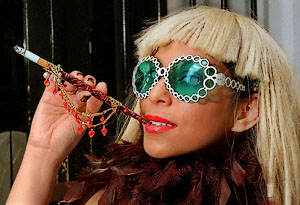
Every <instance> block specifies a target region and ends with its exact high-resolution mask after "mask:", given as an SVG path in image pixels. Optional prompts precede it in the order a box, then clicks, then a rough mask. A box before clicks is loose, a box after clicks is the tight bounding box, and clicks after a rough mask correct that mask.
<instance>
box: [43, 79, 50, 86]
mask: <svg viewBox="0 0 300 205" xmlns="http://www.w3.org/2000/svg"><path fill="white" fill-rule="evenodd" d="M44 85H45V86H46V87H48V86H49V85H50V81H49V79H48V78H46V79H45V80H44Z"/></svg>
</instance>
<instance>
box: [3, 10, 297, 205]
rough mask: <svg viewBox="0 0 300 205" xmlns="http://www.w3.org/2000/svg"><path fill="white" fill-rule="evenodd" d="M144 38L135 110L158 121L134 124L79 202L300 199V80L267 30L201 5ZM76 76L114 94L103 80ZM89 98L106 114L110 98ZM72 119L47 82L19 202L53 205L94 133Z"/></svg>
mask: <svg viewBox="0 0 300 205" xmlns="http://www.w3.org/2000/svg"><path fill="white" fill-rule="evenodd" d="M136 45H137V56H138V58H139V59H140V60H141V61H140V63H139V64H138V66H137V67H136V68H135V72H134V74H133V91H134V93H135V95H136V97H137V98H138V99H137V100H136V101H135V111H136V112H138V113H140V114H141V115H142V116H144V117H146V118H148V119H149V120H151V121H152V123H151V124H148V125H140V124H139V123H138V122H137V121H135V120H132V119H131V120H129V123H128V124H126V125H125V127H124V129H123V131H122V132H121V134H120V139H119V142H120V145H113V146H112V147H111V148H110V149H109V150H108V153H107V154H106V155H105V156H104V157H103V158H102V161H101V163H96V165H95V166H96V167H98V168H99V170H97V171H96V172H92V173H88V174H87V175H85V176H82V177H81V178H79V179H81V180H84V181H86V183H81V185H82V184H85V185H84V187H85V189H84V191H86V192H85V195H84V196H79V197H78V195H76V196H75V194H74V192H71V195H72V196H74V197H75V198H73V199H77V198H80V197H81V198H82V202H86V201H87V200H88V198H90V197H91V196H92V197H91V198H90V200H89V201H88V203H92V202H98V201H99V203H122V202H124V203H132V204H134V203H137V204H138V203H158V204H159V203H192V204H198V203H204V204H214V203H219V204H224V203H237V202H239V203H246V202H249V203H268V202H275V203H278V204H282V203H283V204H299V201H300V200H299V197H298V196H297V195H298V194H299V193H300V185H299V180H298V179H299V167H300V162H299V157H300V147H299V134H300V133H299V132H300V126H299V125H297V123H298V122H299V121H300V119H299V118H300V115H299V114H300V112H299V110H300V99H299V93H298V91H299V85H298V80H297V78H296V77H295V76H296V75H295V74H294V70H293V69H292V66H291V65H290V64H289V62H288V61H287V58H286V56H285V54H284V53H283V51H282V50H281V48H280V47H279V46H278V44H277V43H276V42H275V41H274V40H273V39H272V38H271V37H270V35H269V34H268V33H267V32H266V31H265V30H264V29H263V28H262V27H260V26H259V25H258V24H257V23H256V22H254V21H253V20H251V19H249V18H246V17H244V16H240V15H237V14H235V13H231V12H228V11H225V10H220V9H216V8H208V7H199V8H193V9H191V10H188V11H183V12H180V13H178V14H175V15H171V16H168V17H167V18H165V19H164V20H162V21H161V22H160V23H157V24H154V25H153V26H151V27H149V28H148V29H146V30H145V31H144V32H142V33H141V35H140V37H139V38H138V39H137V40H136ZM147 56H152V57H147ZM181 56H183V57H181ZM144 57H147V58H144ZM202 60H203V61H202ZM170 63H171V64H170ZM169 64H170V66H168V65H169ZM166 67H167V68H166ZM208 67H209V68H210V69H206V68H208ZM211 67H213V68H211ZM168 68H169V69H168ZM72 74H73V75H74V76H75V77H78V78H79V79H81V80H83V81H84V82H85V83H87V84H89V85H92V86H95V88H96V89H100V90H102V91H104V92H106V86H105V84H104V83H98V84H97V85H96V83H95V80H94V79H93V77H92V76H85V77H83V76H82V74H81V73H80V72H77V71H74V72H73V73H72ZM91 79H93V80H91ZM206 79H210V80H206ZM223 79H226V80H225V81H224V80H223ZM224 83H225V84H224ZM52 86H53V85H52ZM197 86H198V87H197ZM67 89H69V90H70V91H72V90H74V88H73V87H72V86H70V85H68V87H67ZM88 95H89V93H87V92H86V91H78V92H77V93H76V95H73V96H70V97H71V98H72V99H71V100H72V101H73V102H74V104H75V105H76V106H77V107H79V108H81V110H87V111H88V112H91V113H92V112H96V111H97V110H98V109H99V107H100V106H101V102H98V101H97V100H96V99H94V98H93V97H90V98H89V100H87V101H86V100H80V99H83V98H84V96H88ZM71 118H72V117H71V116H70V115H69V114H68V113H67V112H65V110H64V109H63V107H62V106H61V99H60V98H59V97H57V96H55V97H53V95H52V93H51V86H50V87H49V88H46V90H45V92H44V94H43V97H42V99H41V101H40V104H39V106H38V108H37V111H36V114H35V117H34V121H33V124H32V128H31V132H30V137H29V141H28V145H27V149H26V153H25V156H24V160H23V162H22V165H21V168H20V171H19V173H18V176H17V178H16V181H15V183H14V186H13V188H12V191H11V194H10V196H9V199H8V204H9V203H14V202H22V203H25V202H28V203H30V204H35V203H37V204H39V203H46V202H48V201H49V198H50V196H51V190H52V189H53V184H54V181H55V176H56V174H57V170H58V168H59V166H60V164H61V162H62V160H63V159H64V158H65V157H66V156H67V154H68V153H69V152H70V151H71V150H72V149H73V148H74V147H75V146H76V144H77V143H78V141H79V140H80V138H81V137H82V134H78V133H77V131H76V129H75V128H76V122H74V120H73V119H71ZM124 141H127V142H131V143H133V144H128V143H125V142H124ZM140 143H143V145H142V146H139V145H140ZM122 144H124V145H122ZM144 151H145V153H144ZM110 157H111V158H110ZM107 170H108V171H107ZM128 170H129V171H128ZM34 179H38V180H34ZM166 182H167V183H166ZM95 184H97V185H95ZM95 187H96V188H95ZM170 187H171V188H170ZM98 190H100V191H98ZM126 193H127V194H126ZM174 193H175V195H174ZM85 196H87V197H85ZM76 197H77V198H76ZM66 198H68V199H70V197H66Z"/></svg>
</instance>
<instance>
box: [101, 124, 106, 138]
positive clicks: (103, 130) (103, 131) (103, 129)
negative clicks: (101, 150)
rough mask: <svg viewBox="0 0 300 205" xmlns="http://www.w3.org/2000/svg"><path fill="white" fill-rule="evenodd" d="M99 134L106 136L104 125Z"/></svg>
mask: <svg viewBox="0 0 300 205" xmlns="http://www.w3.org/2000/svg"><path fill="white" fill-rule="evenodd" d="M101 132H102V134H103V136H105V135H106V133H107V129H106V127H105V125H103V128H102V130H101Z"/></svg>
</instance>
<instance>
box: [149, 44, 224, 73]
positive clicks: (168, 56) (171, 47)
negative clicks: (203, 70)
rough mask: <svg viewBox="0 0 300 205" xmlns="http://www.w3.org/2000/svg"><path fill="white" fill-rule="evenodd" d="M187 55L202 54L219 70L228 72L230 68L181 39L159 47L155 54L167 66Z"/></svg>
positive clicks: (201, 55)
mask: <svg viewBox="0 0 300 205" xmlns="http://www.w3.org/2000/svg"><path fill="white" fill-rule="evenodd" d="M186 55H193V56H200V57H201V58H205V59H207V60H209V63H210V65H212V66H214V67H216V68H217V69H218V71H219V72H224V73H226V72H228V69H227V68H226V67H225V65H224V64H223V63H221V62H219V61H217V60H216V59H214V58H213V57H211V56H208V55H206V54H204V53H202V52H201V51H199V50H196V49H193V48H190V47H188V46H187V45H186V44H184V43H182V42H180V41H172V42H170V43H169V44H167V45H165V46H162V47H159V48H158V50H157V52H156V53H155V55H154V56H155V57H156V58H158V60H159V61H160V63H161V64H162V66H164V67H167V66H168V65H169V63H170V62H171V61H173V60H174V59H175V58H178V57H180V56H186Z"/></svg>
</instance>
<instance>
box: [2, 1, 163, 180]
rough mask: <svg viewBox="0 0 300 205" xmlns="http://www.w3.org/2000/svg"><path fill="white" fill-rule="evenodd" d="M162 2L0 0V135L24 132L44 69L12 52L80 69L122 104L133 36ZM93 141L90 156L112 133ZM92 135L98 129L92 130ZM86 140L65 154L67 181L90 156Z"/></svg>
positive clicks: (112, 128) (160, 8) (110, 129)
mask: <svg viewBox="0 0 300 205" xmlns="http://www.w3.org/2000/svg"><path fill="white" fill-rule="evenodd" d="M166 8H167V5H166V1H165V0H158V1H153V0H143V1H141V0H123V1H122V0H111V1H99V0H59V1H58V0H23V1H21V0H1V1H0V22H1V23H0V45H1V46H0V73H1V75H0V76H1V77H0V96H1V101H0V109H1V111H0V113H1V118H0V119H1V121H0V132H4V131H22V132H25V133H28V132H29V129H30V123H31V119H32V117H33V114H34V112H35V109H36V106H37V104H38V101H39V99H40V97H41V95H42V92H43V89H44V85H43V81H44V79H43V77H42V75H43V70H42V69H41V68H40V67H39V66H37V65H35V64H34V63H32V62H29V61H28V60H25V59H24V58H23V57H22V56H20V55H18V54H16V53H15V52H14V50H13V46H14V45H19V46H23V43H25V44H26V45H27V48H28V49H29V50H30V51H32V52H33V53H35V54H37V55H39V56H41V57H43V58H44V59H46V60H48V61H50V62H53V63H54V64H61V65H62V67H63V69H64V70H65V71H66V72H71V71H72V70H75V69H76V70H80V71H82V72H83V73H84V74H91V75H93V76H95V77H96V79H97V81H105V82H106V83H107V85H108V90H109V95H110V96H112V97H114V98H116V99H118V100H120V101H121V102H124V99H125V96H126V95H127V92H128V90H129V89H131V88H130V83H131V79H130V76H131V72H132V70H133V68H134V66H135V64H136V59H135V58H134V45H133V40H134V38H133V36H134V35H135V34H137V33H139V32H140V31H141V29H142V28H143V27H145V26H146V25H147V23H146V20H147V21H148V20H152V21H154V20H157V19H158V18H159V17H160V16H164V15H166V13H167V10H166ZM115 124H116V120H115V119H113V120H111V121H110V123H109V125H108V126H107V128H108V137H105V138H104V137H103V136H102V135H101V134H99V133H100V132H98V135H96V136H95V137H94V138H93V153H94V154H95V155H101V153H102V152H103V150H104V149H103V147H104V146H105V145H106V144H107V143H108V140H109V139H110V138H111V137H112V136H114V134H115ZM96 133H97V131H96ZM89 146H90V143H89V137H88V136H85V137H84V138H83V140H82V141H81V142H80V144H79V145H78V146H77V147H76V149H75V150H74V151H73V152H72V153H71V154H70V156H69V173H70V180H74V179H75V175H76V174H77V173H78V172H79V169H80V167H82V166H84V164H85V163H86V161H87V160H86V159H85V158H84V156H83V154H84V153H89V149H90V147H89Z"/></svg>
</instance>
